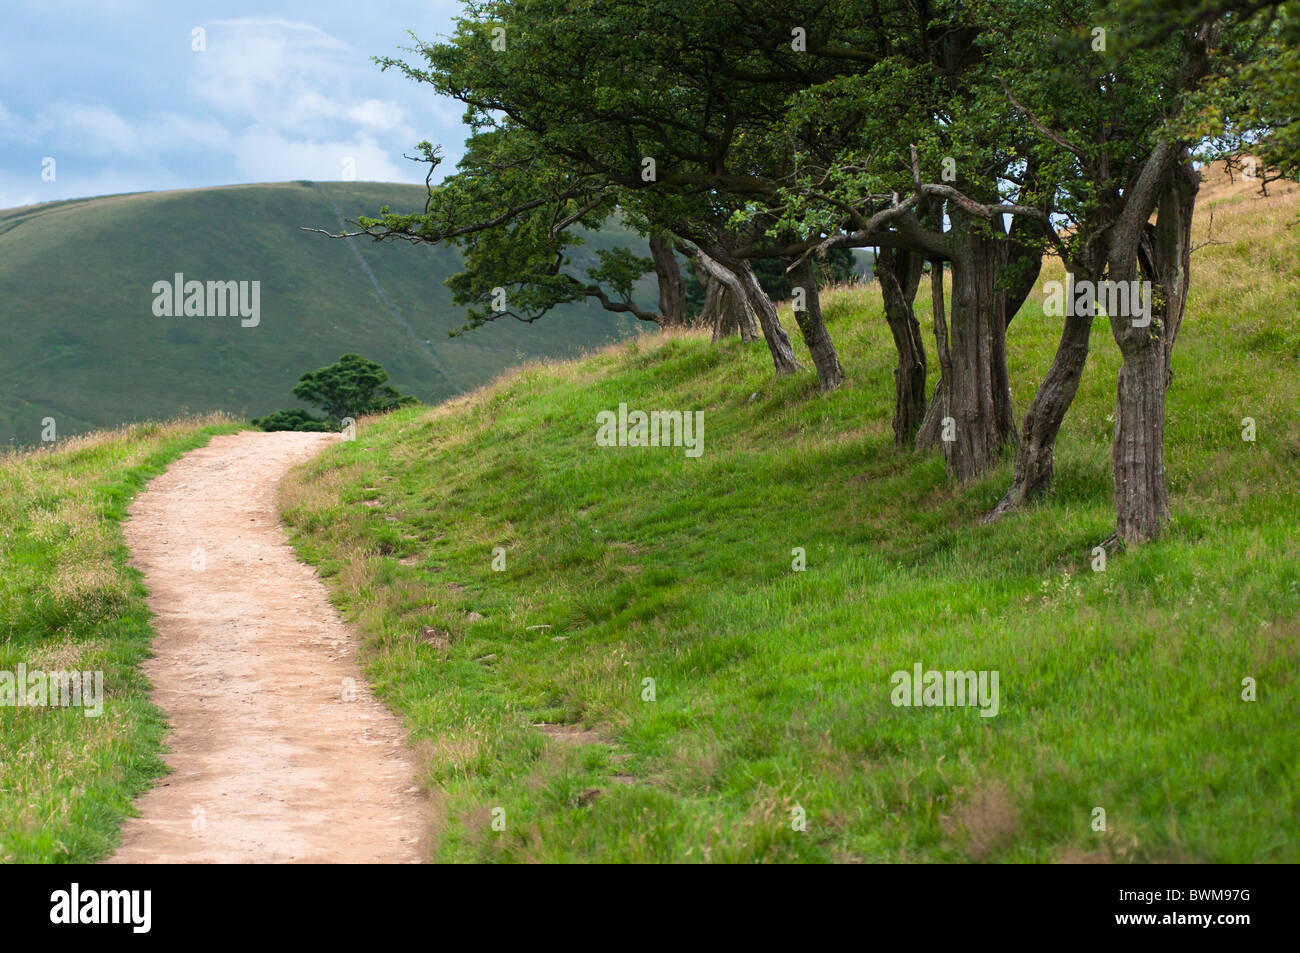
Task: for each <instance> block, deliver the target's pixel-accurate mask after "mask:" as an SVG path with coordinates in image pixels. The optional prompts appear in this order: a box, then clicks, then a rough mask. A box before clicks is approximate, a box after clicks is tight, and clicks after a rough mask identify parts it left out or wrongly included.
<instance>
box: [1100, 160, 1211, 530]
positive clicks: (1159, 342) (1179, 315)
mask: <svg viewBox="0 0 1300 953" xmlns="http://www.w3.org/2000/svg"><path fill="white" fill-rule="evenodd" d="M1199 187H1200V186H1199V175H1198V173H1197V172H1196V171H1195V170H1194V169H1193V168H1192V165H1191V162H1190V161H1189V160H1188V158H1187V157H1186V155H1185V154H1184V155H1182V156H1181V158H1180V159H1179V161H1178V162H1176V163H1171V164H1170V167H1169V169H1168V171H1167V172H1166V173H1165V177H1164V179H1163V180H1162V182H1161V187H1160V194H1159V199H1158V206H1157V220H1156V224H1155V225H1154V226H1151V225H1148V224H1146V223H1145V222H1143V224H1142V229H1143V237H1142V240H1141V242H1140V243H1139V248H1138V255H1139V256H1140V258H1141V263H1140V264H1141V271H1142V273H1144V274H1145V275H1146V276H1147V277H1148V279H1149V280H1151V281H1152V283H1153V285H1154V288H1153V289H1152V293H1151V313H1150V315H1149V318H1150V323H1149V324H1146V325H1145V326H1143V322H1144V321H1145V320H1146V319H1145V317H1144V318H1143V320H1142V321H1137V320H1134V319H1133V318H1131V317H1130V318H1128V319H1126V320H1122V319H1118V318H1115V317H1114V316H1112V318H1111V333H1112V335H1113V336H1114V338H1115V343H1116V344H1118V345H1119V349H1120V353H1121V354H1123V356H1124V363H1123V365H1122V366H1121V367H1120V370H1119V379H1118V381H1117V384H1116V395H1115V396H1116V404H1115V443H1114V447H1113V448H1112V451H1111V463H1112V465H1113V467H1114V471H1115V535H1116V536H1117V537H1118V538H1119V539H1120V540H1122V541H1123V542H1124V543H1128V544H1133V543H1140V542H1145V541H1147V540H1150V539H1155V538H1156V537H1157V536H1159V535H1160V532H1161V531H1162V530H1163V529H1164V525H1165V523H1166V522H1167V521H1168V519H1169V489H1168V485H1167V483H1166V480H1165V441H1164V438H1165V391H1166V389H1167V388H1168V386H1169V384H1170V382H1171V381H1172V379H1173V363H1172V361H1173V348H1174V342H1175V340H1176V339H1177V335H1178V330H1179V328H1180V326H1181V325H1182V319H1183V309H1184V306H1185V305H1186V302H1187V287H1188V277H1189V268H1190V263H1191V244H1192V213H1193V209H1194V207H1195V203H1196V192H1197V190H1198V188H1199ZM1131 263H1132V259H1131V258H1128V257H1127V256H1126V259H1125V260H1122V261H1120V262H1118V263H1117V262H1115V261H1112V268H1111V274H1110V278H1111V280H1112V281H1128V280H1132V279H1133V278H1135V277H1137V272H1138V269H1137V268H1133V267H1131ZM1117 264H1118V265H1119V266H1120V267H1116V265H1117ZM1125 266H1127V267H1125Z"/></svg>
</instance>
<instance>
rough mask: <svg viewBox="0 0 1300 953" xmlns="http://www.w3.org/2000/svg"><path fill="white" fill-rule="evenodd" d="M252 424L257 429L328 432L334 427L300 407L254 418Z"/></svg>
mask: <svg viewBox="0 0 1300 953" xmlns="http://www.w3.org/2000/svg"><path fill="white" fill-rule="evenodd" d="M253 426H254V427H257V428H258V429H259V430H305V431H310V432H312V433H329V432H331V431H333V430H335V429H336V428H335V427H334V426H333V425H331V424H330V422H329V421H328V420H325V419H324V418H321V417H313V416H312V415H311V414H310V413H308V412H307V411H305V410H303V409H302V408H300V407H295V408H294V409H292V410H277V411H276V412H275V413H273V414H267V415H266V416H265V417H257V418H254V420H253Z"/></svg>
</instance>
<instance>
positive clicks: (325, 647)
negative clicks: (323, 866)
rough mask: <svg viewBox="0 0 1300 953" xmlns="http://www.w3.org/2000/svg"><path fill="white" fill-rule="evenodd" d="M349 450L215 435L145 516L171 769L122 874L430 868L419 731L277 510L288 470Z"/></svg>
mask: <svg viewBox="0 0 1300 953" xmlns="http://www.w3.org/2000/svg"><path fill="white" fill-rule="evenodd" d="M336 439H338V438H337V437H335V436H333V435H329V434H313V433H287V432H286V433H255V432H244V433H239V434H234V435H230V436H219V437H214V438H213V439H212V441H211V442H210V443H209V444H208V445H207V446H206V447H203V448H201V449H199V450H195V451H193V452H191V453H188V454H186V455H185V456H184V457H182V458H181V459H180V460H178V461H177V462H176V463H174V464H172V466H171V467H170V468H169V469H168V470H167V472H166V473H164V474H162V475H160V476H159V477H157V478H156V479H154V480H153V481H152V482H151V483H150V484H149V485H148V487H147V488H146V489H145V490H144V492H142V493H141V494H140V495H139V496H138V497H137V498H136V499H135V501H134V503H133V504H132V505H131V509H130V519H129V521H128V522H127V523H126V526H125V533H126V540H127V545H128V546H129V547H130V549H131V552H132V554H133V557H132V564H133V565H135V566H136V567H137V568H139V569H140V570H141V571H143V572H144V575H145V585H146V586H147V587H148V589H149V607H150V608H151V609H152V610H153V611H154V613H155V614H156V618H155V620H154V628H155V629H156V631H157V633H158V634H157V638H155V639H154V643H153V649H154V655H155V657H154V658H152V659H150V660H148V661H147V662H146V663H145V666H144V669H145V672H146V674H147V675H148V676H149V678H150V679H151V681H152V682H153V685H154V692H153V698H154V702H155V704H157V705H158V706H159V707H160V708H161V709H162V710H163V711H164V712H165V713H166V715H167V719H168V722H169V724H170V727H171V733H170V734H169V735H168V738H167V744H168V746H169V748H170V749H171V751H170V753H169V754H168V755H167V756H166V761H167V763H168V764H169V765H170V766H171V767H172V768H173V771H172V773H171V774H169V775H167V776H166V777H164V778H162V779H160V780H159V782H158V785H157V786H156V787H154V788H153V789H152V790H150V791H149V792H148V793H146V794H145V795H144V796H143V797H141V798H140V799H139V800H138V801H137V802H136V807H137V809H138V810H139V811H140V815H141V816H140V817H137V818H133V819H131V820H129V821H127V822H126V824H125V825H124V827H123V842H122V847H121V848H120V849H119V850H118V851H117V852H116V853H115V854H114V855H113V856H112V857H111V858H110V859H109V862H110V863H151V862H160V863H178V862H182V863H183V862H199V863H204V862H209V863H252V862H267V863H290V862H304V863H332V862H339V863H366V862H387V863H397V862H407V863H410V862H416V861H420V860H423V859H424V858H425V856H426V849H425V843H424V836H425V832H426V831H427V830H428V827H429V825H428V802H427V800H426V799H425V798H424V797H423V796H422V795H421V794H420V793H419V792H418V790H417V788H416V786H415V785H416V782H415V771H416V767H415V758H414V755H413V753H412V751H411V749H410V748H409V747H408V746H407V743H406V738H405V733H404V732H403V730H402V727H401V724H400V723H399V722H398V720H397V718H396V717H395V716H394V715H393V714H392V713H391V712H389V711H388V709H386V708H385V707H384V706H383V705H382V704H381V703H380V702H379V701H378V699H376V698H375V697H374V696H373V695H372V694H371V693H370V690H369V687H368V685H367V684H366V682H365V679H364V677H363V676H362V674H361V671H360V669H359V667H358V665H357V662H356V649H357V644H358V640H357V636H356V634H355V632H354V631H353V630H352V629H351V628H349V627H348V626H347V625H345V624H344V623H343V621H342V620H341V619H340V618H339V616H338V614H337V613H336V612H335V610H334V608H333V606H331V605H330V603H329V600H328V598H327V596H326V591H325V587H324V585H322V583H321V581H320V579H319V578H318V577H317V575H316V573H315V571H314V570H313V569H312V568H311V567H310V566H307V565H305V564H303V563H300V562H298V561H297V559H296V558H295V557H294V553H293V550H292V548H291V547H290V546H289V544H288V542H287V540H286V537H285V534H284V532H283V530H282V528H281V526H280V521H279V514H278V512H277V510H276V488H277V486H278V484H279V482H280V479H281V478H282V477H283V476H284V474H285V473H286V472H287V471H288V470H289V468H290V467H292V466H293V465H295V464H297V463H300V462H302V461H304V460H306V459H308V458H310V457H311V456H313V455H315V454H316V453H318V452H319V451H320V450H322V449H323V448H324V447H325V446H327V445H328V444H330V443H332V442H333V441H334V440H336ZM200 567H201V568H200ZM349 698H350V699H351V700H348V699H349Z"/></svg>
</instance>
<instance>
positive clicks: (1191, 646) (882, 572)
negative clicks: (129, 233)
mask: <svg viewBox="0 0 1300 953" xmlns="http://www.w3.org/2000/svg"><path fill="white" fill-rule="evenodd" d="M1296 197H1297V191H1296V189H1295V188H1294V187H1292V188H1290V189H1289V190H1275V193H1274V196H1273V197H1272V198H1270V199H1266V200H1259V199H1256V198H1254V197H1252V196H1251V195H1249V194H1248V193H1247V192H1245V191H1243V190H1242V189H1230V188H1226V187H1219V186H1218V185H1217V184H1215V185H1214V186H1213V187H1209V188H1207V190H1206V193H1205V198H1204V201H1203V203H1202V205H1201V206H1200V209H1199V211H1198V227H1197V241H1198V242H1201V241H1203V240H1204V239H1205V238H1206V237H1207V236H1206V224H1207V223H1208V221H1209V211H1210V210H1211V209H1213V211H1214V233H1213V238H1214V240H1215V242H1217V244H1210V245H1207V246H1205V247H1204V248H1202V249H1201V250H1199V251H1198V252H1197V253H1196V255H1195V258H1194V267H1195V272H1194V275H1193V279H1192V290H1191V298H1190V302H1189V306H1188V315H1187V319H1186V321H1185V323H1184V327H1183V331H1182V336H1181V338H1180V340H1179V343H1178V350H1177V354H1176V358H1175V374H1176V376H1175V380H1174V384H1173V387H1172V389H1171V390H1170V392H1169V418H1168V428H1167V463H1168V468H1169V479H1170V489H1171V495H1172V503H1173V508H1174V521H1173V524H1172V526H1171V527H1170V530H1169V532H1168V534H1167V536H1166V537H1165V538H1164V539H1162V540H1161V541H1159V542H1157V543H1154V544H1151V545H1148V546H1145V547H1142V548H1141V549H1139V550H1135V551H1130V552H1127V553H1121V554H1116V555H1113V556H1112V557H1111V558H1110V561H1109V565H1108V566H1107V567H1106V569H1105V571H1104V572H1094V571H1093V570H1092V568H1091V566H1090V560H1091V550H1092V547H1093V546H1094V545H1095V544H1096V543H1097V542H1098V541H1099V540H1101V539H1102V538H1104V537H1105V536H1107V535H1108V534H1109V533H1110V532H1111V530H1112V527H1113V520H1114V513H1113V504H1112V500H1111V476H1110V449H1111V447H1110V435H1111V429H1112V426H1113V409H1114V394H1115V373H1116V370H1117V367H1118V355H1117V352H1116V348H1115V346H1114V344H1113V341H1112V339H1111V336H1110V331H1109V328H1108V327H1107V326H1106V322H1105V320H1104V319H1102V320H1100V321H1099V322H1098V326H1097V327H1096V329H1095V331H1094V337H1093V341H1094V346H1093V353H1092V355H1091V357H1090V358H1089V362H1088V367H1087V372H1086V374H1085V377H1084V380H1083V384H1082V386H1081V388H1080V391H1079V395H1078V399H1077V400H1076V402H1075V405H1074V407H1073V409H1072V411H1071V413H1070V416H1069V418H1068V419H1067V421H1066V424H1065V427H1064V430H1063V433H1062V436H1061V440H1060V445H1059V455H1058V460H1057V481H1056V485H1055V489H1054V491H1053V493H1052V494H1051V496H1050V498H1049V499H1047V500H1046V501H1045V502H1044V503H1042V504H1041V505H1038V506H1034V507H1032V508H1029V509H1027V510H1025V511H1023V512H1021V513H1018V514H1015V515H1013V516H1012V517H1010V518H1008V519H1006V520H1004V521H1002V522H1000V523H998V524H996V525H992V526H985V525H982V524H981V522H980V517H981V516H982V515H983V514H984V513H985V512H986V511H987V510H989V509H990V508H991V507H992V506H993V504H994V503H995V502H996V500H997V499H998V497H999V496H1000V494H1001V493H1002V491H1003V490H1004V489H1005V487H1006V486H1007V484H1008V482H1009V480H1010V472H1011V465H1010V461H1006V462H1005V463H1004V465H1003V466H1002V467H1001V468H1000V469H999V470H998V471H997V472H996V473H994V474H991V475H990V476H989V477H988V478H986V479H983V480H981V481H979V482H977V483H974V484H973V485H970V486H967V487H964V488H959V487H957V486H955V485H953V484H952V483H950V482H949V481H948V480H947V478H946V477H945V474H944V469H943V464H942V461H941V459H939V458H938V457H937V456H916V455H910V454H909V455H898V454H895V453H894V452H893V451H892V448H891V436H892V435H891V433H890V429H889V421H890V416H891V411H892V407H891V400H892V393H893V386H892V368H893V349H892V346H891V343H890V340H889V334H888V330H887V328H886V325H885V322H884V319H883V316H882V311H881V306H880V300H879V295H878V292H877V289H875V288H867V289H857V290H842V291H839V292H834V293H830V294H828V295H826V297H825V300H824V306H825V310H826V313H827V318H828V321H829V323H830V328H831V331H832V333H833V335H834V337H835V340H836V343H837V344H838V346H839V348H840V354H841V358H842V360H843V362H844V365H845V368H846V370H847V372H848V383H847V385H846V386H845V387H844V388H843V389H841V390H840V391H838V392H836V393H834V394H831V395H828V396H823V395H819V394H818V393H817V392H816V389H815V380H814V378H813V376H812V375H811V373H805V374H803V375H799V376H797V377H795V378H792V379H785V380H776V379H774V378H773V376H772V373H771V363H770V360H769V358H768V355H767V352H766V349H765V348H764V346H763V345H762V343H761V342H760V343H757V344H754V345H752V346H743V345H741V344H740V343H739V342H738V341H734V340H733V341H731V342H729V343H726V344H724V345H722V346H713V345H711V344H710V343H709V341H708V340H707V338H704V337H701V336H698V335H694V334H689V333H683V334H676V335H659V336H655V337H647V338H641V339H637V340H634V341H631V342H627V343H624V344H621V345H618V346H611V347H609V348H606V349H604V350H602V351H600V352H599V353H595V354H593V355H591V356H589V357H587V358H585V359H583V360H580V361H577V362H574V363H564V364H555V363H544V364H535V365H533V366H531V367H528V368H526V369H524V370H522V371H520V372H518V373H515V374H513V375H510V376H508V377H506V378H504V379H502V380H501V381H499V382H497V383H495V384H493V385H492V386H490V387H488V388H485V389H483V390H481V391H478V392H476V393H474V394H472V395H469V396H465V397H462V398H458V399H455V400H452V401H449V402H447V403H445V404H444V405H442V406H440V407H438V408H435V409H428V408H413V409H410V410H405V411H400V412H397V413H394V414H392V415H390V416H388V417H385V418H382V419H376V420H373V421H370V422H368V423H367V424H364V425H363V427H362V429H361V431H360V433H359V436H358V439H357V440H356V441H355V442H352V443H345V444H340V445H339V446H337V447H335V448H331V449H330V450H329V451H328V452H327V453H326V454H325V455H323V456H322V457H320V458H318V459H317V460H315V461H313V462H311V463H310V464H307V465H305V466H304V467H303V468H301V469H300V470H299V471H298V473H297V475H296V478H295V479H294V480H293V481H292V482H291V483H289V484H287V485H286V487H285V490H284V494H285V495H284V503H285V506H286V518H287V519H288V521H289V523H290V525H291V527H292V528H293V531H294V533H295V536H296V543H297V545H298V546H299V549H300V552H301V553H302V554H303V555H304V556H305V557H306V558H308V559H310V560H311V561H313V562H315V563H317V564H318V565H319V566H320V568H321V569H322V571H323V572H324V573H325V574H327V575H328V577H329V581H330V584H331V585H332V587H333V591H334V594H335V598H336V600H337V603H338V605H339V606H340V607H341V608H342V609H343V610H344V611H345V612H346V613H347V614H348V615H350V616H352V617H354V618H355V619H357V620H358V621H359V623H360V625H361V626H362V627H363V629H364V630H365V631H366V632H367V633H368V634H369V636H370V660H369V670H370V673H371V674H372V676H373V678H374V679H375V681H376V684H377V687H378V689H379V690H380V691H381V692H382V694H383V695H384V697H385V698H387V700H388V701H389V702H390V703H391V704H392V705H393V706H394V707H395V708H396V709H397V710H398V711H400V712H401V713H402V714H403V715H404V717H405V718H406V720H407V722H408V724H409V725H410V726H411V727H412V729H413V731H414V733H415V736H416V737H417V739H419V743H420V745H421V747H422V751H423V754H424V757H425V765H426V767H425V770H426V772H427V779H428V782H429V784H430V785H431V786H433V787H434V788H436V789H438V790H440V791H441V792H442V793H441V795H440V803H441V805H442V811H443V818H442V821H441V824H440V830H439V832H438V833H439V839H438V844H439V848H438V849H439V856H440V857H441V859H444V860H504V861H528V860H550V861H554V860H635V861H645V860H654V861H732V860H734V861H749V860H762V861H777V860H807V861H849V860H868V861H896V860H903V861H945V860H993V861H1059V860H1101V861H1120V862H1123V861H1233V862H1236V861H1289V862H1296V861H1297V860H1300V840H1298V837H1300V835H1298V834H1297V829H1296V825H1295V818H1296V816H1297V814H1298V813H1300V800H1298V797H1297V792H1298V790H1300V736H1298V735H1297V733H1296V732H1295V730H1294V727H1295V726H1294V722H1295V712H1296V708H1297V701H1298V700H1300V699H1298V697H1297V695H1298V689H1300V686H1298V685H1297V683H1296V672H1297V671H1298V670H1300V650H1298V648H1297V635H1298V634H1300V621H1298V620H1300V538H1298V534H1297V525H1296V524H1297V513H1300V466H1298V464H1300V421H1298V420H1297V415H1296V404H1295V392H1296V382H1297V377H1298V375H1297V370H1298V368H1300V321H1298V319H1297V316H1296V311H1295V306H1294V302H1295V298H1296V293H1297V289H1300V261H1298V255H1297V243H1296V241H1295V231H1294V223H1295V220H1296V218H1297V211H1298V210H1300V205H1298V204H1297V201H1296ZM1060 277H1061V269H1060V267H1059V266H1058V265H1055V264H1049V265H1048V267H1047V268H1046V270H1045V274H1044V276H1043V280H1044V281H1046V280H1051V279H1053V278H1060ZM922 297H925V296H924V295H923V296H922ZM783 318H784V320H785V323H786V326H787V328H793V322H792V321H791V320H790V314H789V312H788V310H787V311H786V312H785V313H784V314H783ZM921 319H922V323H923V326H927V327H928V322H929V315H928V313H927V312H926V311H925V308H924V307H922V313H921ZM1059 333H1060V319H1058V318H1049V317H1045V316H1044V315H1043V314H1042V312H1041V300H1040V301H1038V302H1037V303H1035V302H1032V301H1031V303H1030V304H1029V305H1027V306H1026V308H1025V310H1024V311H1022V313H1021V314H1020V316H1019V317H1018V318H1017V319H1016V321H1015V323H1014V324H1013V326H1012V328H1011V333H1010V342H1009V346H1010V349H1011V351H1010V370H1011V379H1012V381H1013V386H1014V398H1015V402H1016V407H1017V409H1018V412H1020V413H1023V410H1024V408H1025V407H1026V406H1027V405H1028V402H1029V400H1030V398H1031V397H1032V394H1033V390H1034V387H1035V385H1036V382H1037V381H1038V380H1039V379H1040V378H1041V375H1042V374H1043V373H1044V372H1045V371H1046V369H1047V367H1048V365H1049V363H1050V361H1051V358H1052V354H1053V350H1054V348H1055V345H1056V341H1057V339H1058V336H1059ZM792 337H797V335H793V334H792ZM806 357H807V356H806V354H805V355H804V358H805V363H807V362H806ZM931 361H932V376H931V385H933V382H934V379H933V353H932V352H931ZM620 402H626V403H627V404H628V405H630V406H631V407H632V408H640V409H643V410H654V409H659V410H674V409H679V410H688V409H689V410H702V411H703V412H704V421H705V428H704V451H703V454H702V455H701V456H700V457H699V458H698V459H690V458H687V457H686V456H685V455H684V453H683V451H682V450H681V449H674V448H604V447H598V446H597V445H596V443H595V439H594V438H595V433H596V415H597V413H598V412H600V411H602V410H609V409H615V408H617V406H618V404H619V403H620ZM1247 416H1249V417H1252V418H1253V419H1254V420H1255V421H1256V423H1257V428H1258V435H1257V439H1256V441H1255V442H1253V443H1251V442H1246V441H1243V439H1242V424H1241V421H1242V418H1243V417H1247ZM498 546H499V547H504V549H505V553H506V563H505V569H504V571H500V572H498V571H494V569H493V549H494V547H498ZM795 547H803V548H804V549H805V550H806V557H807V568H806V571H803V572H794V571H792V560H793V557H792V550H793V549H794V548H795ZM444 640H449V642H450V647H449V648H443V647H441V646H442V645H443V644H444ZM918 662H919V663H922V665H923V666H924V667H925V668H927V669H930V668H934V669H958V670H996V671H998V672H999V673H1000V712H999V713H998V714H997V716H996V717H991V718H985V717H981V715H980V712H979V709H977V708H904V707H894V706H893V705H891V703H890V694H891V687H892V686H891V683H890V676H891V673H893V672H895V671H897V670H910V669H911V668H912V666H913V665H914V664H915V663H918ZM1248 677H1249V678H1253V679H1255V680H1256V682H1257V685H1258V698H1257V700H1256V701H1244V700H1242V697H1241V693H1242V681H1243V679H1244V678H1248ZM646 679H653V680H654V681H653V687H654V700H647V699H648V697H649V694H648V686H649V684H650V683H648V682H647V681H646ZM1098 807H1100V808H1104V810H1105V811H1106V818H1107V829H1106V831H1104V832H1098V831H1095V830H1094V829H1093V826H1092V824H1091V821H1092V819H1093V817H1094V813H1093V812H1094V809H1095V808H1098ZM498 808H499V809H501V810H502V811H504V813H503V814H502V813H501V812H500V811H497V809H498ZM796 808H799V809H802V810H803V811H804V812H806V816H807V830H806V831H798V830H795V829H793V828H794V826H795V825H793V824H792V820H793V819H794V818H795V817H796ZM494 817H498V818H504V822H505V823H504V830H496V829H494V826H493V824H492V819H493V818H494Z"/></svg>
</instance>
